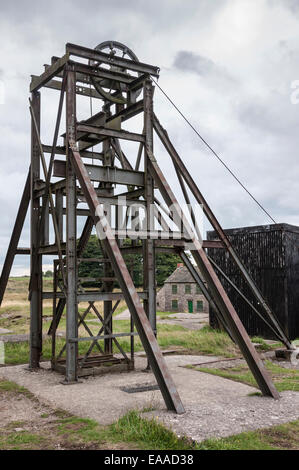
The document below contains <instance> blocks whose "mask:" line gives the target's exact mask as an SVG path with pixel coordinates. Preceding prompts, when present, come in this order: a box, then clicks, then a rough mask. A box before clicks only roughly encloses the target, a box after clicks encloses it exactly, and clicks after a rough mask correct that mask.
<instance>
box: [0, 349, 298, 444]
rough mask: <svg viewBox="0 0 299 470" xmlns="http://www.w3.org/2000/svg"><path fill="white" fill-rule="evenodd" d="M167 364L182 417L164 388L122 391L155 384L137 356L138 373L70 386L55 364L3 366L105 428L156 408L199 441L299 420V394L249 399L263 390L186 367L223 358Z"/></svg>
mask: <svg viewBox="0 0 299 470" xmlns="http://www.w3.org/2000/svg"><path fill="white" fill-rule="evenodd" d="M165 360H166V362H167V364H168V367H169V368H170V371H171V374H172V377H173V379H174V381H175V383H176V386H177V388H178V391H179V394H180V396H181V399H182V401H183V404H184V406H185V409H186V413H185V414H183V415H180V416H177V415H175V414H174V413H171V412H167V411H166V410H165V404H164V401H163V399H162V396H161V393H160V391H159V390H151V391H149V392H139V393H126V392H125V391H123V390H122V388H123V387H128V386H130V387H136V386H140V385H144V384H148V385H154V384H155V378H154V376H153V374H152V373H151V372H149V373H145V372H143V370H144V368H145V366H146V359H145V358H142V357H137V358H136V370H135V371H132V372H124V373H117V374H116V373H115V374H111V373H110V374H107V375H104V376H97V377H90V378H88V379H84V380H83V381H82V382H81V383H78V384H74V385H68V386H65V385H62V384H61V380H62V376H61V375H59V374H57V373H56V372H52V371H51V370H50V369H49V364H43V369H41V370H40V371H38V372H29V371H28V370H26V368H25V367H24V365H23V366H12V367H3V368H0V377H1V376H2V377H5V378H7V379H9V380H12V381H15V382H16V383H18V384H19V385H23V386H25V387H26V388H28V389H29V390H30V391H31V392H32V393H34V394H35V395H36V396H37V397H38V398H39V399H40V400H41V401H43V402H44V403H46V404H49V405H50V406H52V407H55V408H62V409H65V410H67V411H69V412H71V413H73V414H75V415H77V416H82V417H89V418H92V419H95V420H97V421H98V422H99V423H102V424H109V423H112V422H114V421H115V420H116V419H117V418H118V417H119V416H121V415H123V414H124V413H125V412H127V411H128V410H130V409H140V410H142V409H144V408H145V407H154V409H155V411H154V412H152V413H150V414H149V415H150V416H151V415H152V414H154V415H155V416H157V417H158V419H160V420H162V421H163V422H165V423H166V425H167V426H169V427H171V428H172V429H174V431H175V432H176V433H177V434H179V435H187V436H188V437H190V438H192V439H194V440H197V441H201V440H203V439H206V438H209V437H219V436H228V435H232V434H236V433H239V432H241V431H247V430H251V429H258V428H263V427H267V426H271V425H276V424H279V423H285V422H289V421H292V420H295V419H299V392H283V393H282V394H281V397H282V398H281V400H278V401H275V400H273V399H272V398H266V397H259V396H249V394H250V393H253V392H256V391H257V390H256V389H255V388H253V387H250V386H248V385H245V384H241V383H238V382H233V381H232V380H227V379H223V378H221V377H217V376H213V375H211V374H205V373H202V372H198V371H196V370H192V369H188V368H186V367H184V366H186V365H188V364H198V363H204V362H205V363H208V362H211V361H215V360H217V357H212V356H211V357H208V356H188V355H182V356H179V355H171V356H166V357H165ZM105 397H106V399H105ZM107 397H109V399H108V401H107Z"/></svg>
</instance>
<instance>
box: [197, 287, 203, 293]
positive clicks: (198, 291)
mask: <svg viewBox="0 0 299 470" xmlns="http://www.w3.org/2000/svg"><path fill="white" fill-rule="evenodd" d="M196 294H202V290H201V288H200V287H199V286H196Z"/></svg>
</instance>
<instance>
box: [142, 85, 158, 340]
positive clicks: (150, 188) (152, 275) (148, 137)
mask: <svg viewBox="0 0 299 470" xmlns="http://www.w3.org/2000/svg"><path fill="white" fill-rule="evenodd" d="M153 91H154V87H153V85H152V82H151V80H146V81H145V82H144V132H145V152H144V171H145V200H146V204H147V206H146V224H147V226H146V230H147V231H150V230H154V210H153V207H154V180H153V177H152V175H151V174H150V172H149V168H148V153H147V152H148V151H150V152H151V153H153V146H154V139H153ZM143 253H144V259H143V268H144V271H143V273H144V274H143V277H144V290H145V291H146V292H147V299H146V300H145V301H144V309H145V312H146V314H147V316H148V319H149V322H150V324H151V327H152V329H153V331H154V333H155V335H156V334H157V325H156V263H155V245H154V240H153V239H147V240H145V241H144V250H143Z"/></svg>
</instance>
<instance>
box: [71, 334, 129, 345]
mask: <svg viewBox="0 0 299 470" xmlns="http://www.w3.org/2000/svg"><path fill="white" fill-rule="evenodd" d="M125 336H138V333H115V334H111V335H102V336H86V337H83V338H70V339H69V340H68V342H69V343H80V342H81V341H100V340H101V339H112V338H123V337H125Z"/></svg>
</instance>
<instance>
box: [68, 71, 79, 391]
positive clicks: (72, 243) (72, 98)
mask: <svg viewBox="0 0 299 470" xmlns="http://www.w3.org/2000/svg"><path fill="white" fill-rule="evenodd" d="M66 134H67V139H66V142H69V141H73V142H74V141H75V140H76V73H75V71H74V70H73V69H72V68H71V67H68V69H67V87H66ZM66 166H67V170H66V269H67V299H66V372H65V382H67V383H71V382H75V381H77V380H78V374H77V367H78V343H77V342H73V341H72V339H75V338H77V337H78V304H77V217H76V206H77V201H76V176H75V173H74V169H73V167H72V163H71V156H70V149H69V146H68V144H67V150H66Z"/></svg>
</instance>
